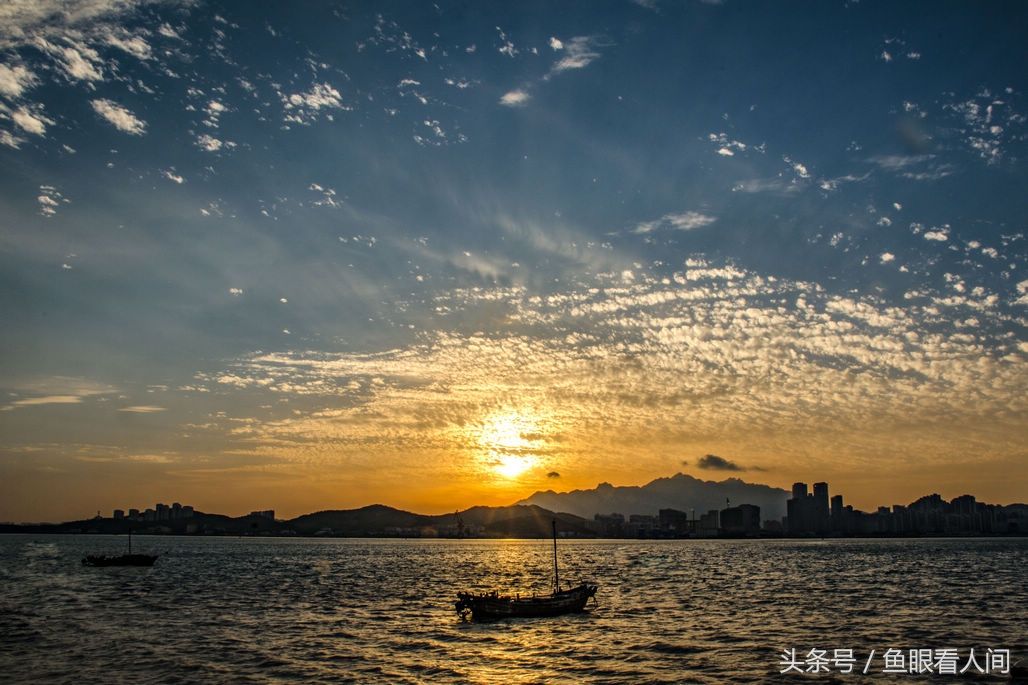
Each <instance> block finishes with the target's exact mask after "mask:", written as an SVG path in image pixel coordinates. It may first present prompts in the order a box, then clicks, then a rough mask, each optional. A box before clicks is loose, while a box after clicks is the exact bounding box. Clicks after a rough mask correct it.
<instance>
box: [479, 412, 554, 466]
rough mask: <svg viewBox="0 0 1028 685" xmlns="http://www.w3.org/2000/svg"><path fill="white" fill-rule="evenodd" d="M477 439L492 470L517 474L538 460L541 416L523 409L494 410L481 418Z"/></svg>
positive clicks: (540, 440)
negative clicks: (499, 411) (496, 411)
mask: <svg viewBox="0 0 1028 685" xmlns="http://www.w3.org/2000/svg"><path fill="white" fill-rule="evenodd" d="M477 442H478V445H479V448H480V449H481V450H482V452H483V457H484V460H485V463H486V465H487V467H488V468H490V469H491V470H492V472H493V473H495V474H497V475H499V476H503V477H504V478H508V479H514V478H517V477H518V476H520V475H522V474H523V473H525V472H526V471H528V470H529V469H531V468H532V467H533V466H535V465H536V464H537V463H538V461H539V459H538V455H537V453H536V452H537V450H538V448H539V447H540V445H541V444H542V438H541V437H540V435H539V420H538V418H537V417H535V416H534V415H532V414H528V413H524V412H514V411H508V412H503V413H498V414H493V415H492V416H490V417H488V418H487V419H486V420H485V421H483V422H482V424H481V426H480V428H479V431H478V435H477Z"/></svg>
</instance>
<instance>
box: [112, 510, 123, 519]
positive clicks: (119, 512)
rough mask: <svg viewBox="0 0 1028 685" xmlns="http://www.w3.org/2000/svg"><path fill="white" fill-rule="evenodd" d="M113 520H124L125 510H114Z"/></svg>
mask: <svg viewBox="0 0 1028 685" xmlns="http://www.w3.org/2000/svg"><path fill="white" fill-rule="evenodd" d="M114 518H115V519H123V518H125V510H124V509H115V510H114Z"/></svg>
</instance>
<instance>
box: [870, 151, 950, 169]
mask: <svg viewBox="0 0 1028 685" xmlns="http://www.w3.org/2000/svg"><path fill="white" fill-rule="evenodd" d="M934 158H935V155H876V156H875V157H871V158H869V159H868V160H867V161H869V162H871V163H873V164H877V165H878V166H880V167H881V168H882V169H886V170H889V171H897V170H899V169H906V168H907V167H909V166H914V165H917V164H921V163H922V162H927V161H929V160H931V159H934Z"/></svg>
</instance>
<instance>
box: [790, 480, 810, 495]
mask: <svg viewBox="0 0 1028 685" xmlns="http://www.w3.org/2000/svg"><path fill="white" fill-rule="evenodd" d="M806 496H807V484H806V483H793V484H792V498H793V499H803V498H804V497H806Z"/></svg>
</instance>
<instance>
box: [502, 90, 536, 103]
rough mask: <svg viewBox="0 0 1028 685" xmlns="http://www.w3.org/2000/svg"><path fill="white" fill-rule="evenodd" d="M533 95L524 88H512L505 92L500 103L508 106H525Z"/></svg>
mask: <svg viewBox="0 0 1028 685" xmlns="http://www.w3.org/2000/svg"><path fill="white" fill-rule="evenodd" d="M531 98H532V96H531V95H530V94H529V93H528V92H527V91H524V90H520V89H518V90H511V91H507V92H506V93H504V94H503V97H501V98H500V104H501V105H505V106H507V107H523V106H524V105H525V104H527V103H528V101H529V100H530V99H531Z"/></svg>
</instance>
